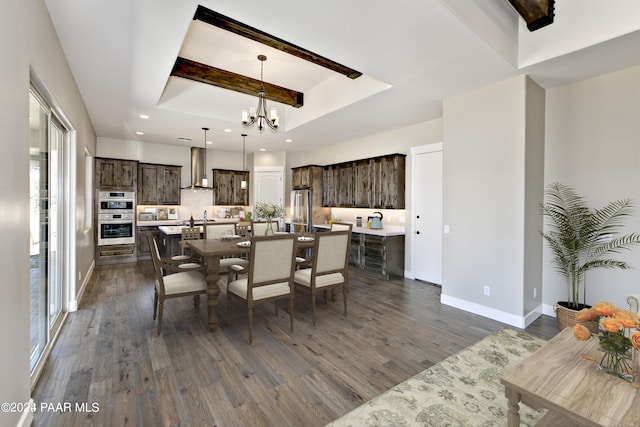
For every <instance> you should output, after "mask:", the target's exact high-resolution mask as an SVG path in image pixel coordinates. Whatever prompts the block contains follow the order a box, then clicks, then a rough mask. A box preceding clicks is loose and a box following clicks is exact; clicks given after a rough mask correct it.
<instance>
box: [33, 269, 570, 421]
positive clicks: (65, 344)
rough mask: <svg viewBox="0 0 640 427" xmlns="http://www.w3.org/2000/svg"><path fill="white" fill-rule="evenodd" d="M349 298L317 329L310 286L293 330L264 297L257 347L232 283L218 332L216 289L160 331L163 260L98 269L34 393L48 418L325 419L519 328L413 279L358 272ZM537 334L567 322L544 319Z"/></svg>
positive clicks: (174, 310)
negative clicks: (232, 295) (158, 273)
mask: <svg viewBox="0 0 640 427" xmlns="http://www.w3.org/2000/svg"><path fill="white" fill-rule="evenodd" d="M348 298H349V300H348V303H349V305H348V310H349V311H348V316H347V317H344V316H343V314H342V301H341V295H338V296H337V300H336V301H329V302H328V303H325V302H324V301H323V300H322V299H319V302H318V307H317V309H318V312H317V325H316V326H315V327H313V326H311V306H310V297H309V295H308V294H304V293H303V292H297V293H296V300H295V324H294V333H293V334H291V333H290V332H289V315H288V312H287V309H286V307H285V304H282V305H281V306H280V307H279V308H280V309H279V311H278V316H277V317H276V316H275V310H274V307H273V304H265V305H261V306H259V307H258V308H257V309H256V310H255V312H254V339H253V345H249V344H248V339H247V320H246V317H247V313H246V310H245V309H244V308H243V307H242V306H240V305H235V306H234V311H233V324H232V325H231V326H230V325H228V323H227V321H226V296H225V295H224V293H222V294H221V296H220V304H219V306H218V314H219V318H220V325H219V328H218V330H217V331H216V332H211V331H209V330H208V328H207V325H206V307H207V304H206V297H203V298H202V303H201V306H200V309H199V310H197V311H196V310H195V309H194V307H193V302H192V299H191V298H179V299H171V300H168V301H167V302H166V303H165V312H164V320H163V332H162V335H160V336H157V335H156V323H155V322H154V321H153V319H152V313H153V274H152V266H151V263H150V261H141V262H138V263H137V264H122V265H108V266H99V267H96V269H95V271H94V273H93V276H92V278H91V281H90V282H89V284H88V287H87V290H86V292H85V295H84V298H83V300H82V301H81V304H80V309H79V310H78V311H77V312H75V313H70V314H69V315H68V317H67V320H66V323H65V325H64V326H63V328H62V331H61V333H60V336H59V339H58V342H57V343H56V345H55V347H54V349H53V351H52V353H51V357H50V359H49V361H48V362H47V364H46V367H45V370H44V372H43V374H42V376H41V378H40V380H39V383H38V385H37V386H36V388H35V390H34V394H33V396H34V400H35V402H36V405H37V408H38V411H37V412H36V413H35V416H34V425H35V426H87V425H96V426H98V425H101V426H112V425H137V426H305V427H307V426H322V425H324V424H326V423H328V422H330V421H332V420H334V419H336V418H338V417H340V416H341V415H343V414H345V413H347V412H348V411H350V410H351V409H353V408H355V407H357V406H359V405H360V404H362V403H363V402H366V401H367V400H369V399H371V398H373V397H375V396H377V395H378V394H380V393H382V392H384V391H385V390H387V389H389V388H390V387H392V386H394V385H396V384H398V383H400V382H402V381H404V380H405V379H407V378H408V377H410V376H413V375H415V374H417V373H418V372H420V371H422V370H424V369H425V368H427V367H429V366H431V365H433V364H435V363H437V362H438V361H440V360H442V359H444V358H446V357H447V356H449V355H451V354H453V353H456V352H458V351H459V350H461V349H463V348H464V347H467V346H469V345H471V344H473V343H475V342H477V341H479V340H480V339H482V338H483V337H485V336H487V335H489V334H491V333H492V332H494V331H497V330H498V329H500V328H502V327H504V326H505V325H503V324H501V323H499V322H496V321H492V320H489V319H486V318H483V317H480V316H476V315H473V314H470V313H466V312H464V311H461V310H458V309H455V308H452V307H448V306H444V305H441V304H440V288H439V287H437V286H433V285H430V284H426V283H423V282H418V281H413V280H408V279H400V280H393V281H389V282H385V281H381V280H376V279H372V278H370V277H367V276H362V275H359V274H357V273H355V272H351V274H350V291H349V297H348ZM527 332H529V333H531V334H532V335H537V336H541V337H543V338H546V339H548V338H550V337H552V336H554V335H555V334H556V333H557V332H558V329H557V327H556V323H555V319H553V318H550V317H547V316H542V317H541V318H539V319H538V320H536V322H534V324H533V325H532V326H530V327H529V328H527ZM42 404H45V405H48V407H49V408H52V410H49V411H41V410H40V408H41V405H42ZM76 404H78V405H81V406H80V408H76ZM52 405H53V407H52ZM64 405H67V408H69V409H70V410H68V411H63V410H62V409H64V408H65V406H64ZM82 405H84V406H82ZM58 409H59V410H58ZM77 409H81V410H80V411H78V410H77Z"/></svg>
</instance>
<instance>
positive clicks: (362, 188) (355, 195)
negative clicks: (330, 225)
mask: <svg viewBox="0 0 640 427" xmlns="http://www.w3.org/2000/svg"><path fill="white" fill-rule="evenodd" d="M405 157H406V156H405V155H404V154H390V155H386V156H380V157H374V158H370V159H362V160H356V161H352V162H345V163H339V164H335V165H328V166H325V168H324V174H323V177H324V188H323V197H322V203H323V206H326V207H341V208H371V209H404V207H405V197H404V192H405V188H404V187H405Z"/></svg>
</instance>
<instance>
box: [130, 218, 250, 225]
mask: <svg viewBox="0 0 640 427" xmlns="http://www.w3.org/2000/svg"><path fill="white" fill-rule="evenodd" d="M207 222H239V219H238V218H212V219H208V220H207ZM188 223H189V220H188V219H168V220H167V219H165V220H159V221H138V222H137V225H138V227H159V226H165V225H186V224H188ZM195 224H196V225H202V219H198V220H195Z"/></svg>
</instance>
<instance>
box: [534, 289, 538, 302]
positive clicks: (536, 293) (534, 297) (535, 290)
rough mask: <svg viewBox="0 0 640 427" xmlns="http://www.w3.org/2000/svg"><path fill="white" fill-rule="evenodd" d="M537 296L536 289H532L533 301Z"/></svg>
mask: <svg viewBox="0 0 640 427" xmlns="http://www.w3.org/2000/svg"><path fill="white" fill-rule="evenodd" d="M537 294H538V290H537V289H536V288H533V298H534V299H535V297H536V295H537Z"/></svg>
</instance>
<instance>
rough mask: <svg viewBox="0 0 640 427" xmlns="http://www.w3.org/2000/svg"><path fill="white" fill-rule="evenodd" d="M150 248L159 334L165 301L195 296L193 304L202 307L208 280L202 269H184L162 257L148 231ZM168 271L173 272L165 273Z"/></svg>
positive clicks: (154, 304) (154, 316) (155, 315)
mask: <svg viewBox="0 0 640 427" xmlns="http://www.w3.org/2000/svg"><path fill="white" fill-rule="evenodd" d="M146 234H147V239H148V241H149V248H151V260H152V261H153V271H154V273H155V276H156V280H155V292H154V297H153V320H156V317H157V319H158V335H160V333H161V332H162V314H163V312H164V301H165V300H166V299H169V298H179V297H186V296H193V305H194V306H195V308H196V309H197V308H199V307H200V295H201V294H205V293H206V292H207V282H206V280H205V277H204V274H202V272H201V271H200V270H186V271H185V270H183V269H181V268H180V267H179V266H176V265H175V264H174V263H172V262H171V260H170V259H167V258H162V257H160V251H159V250H158V243H157V242H156V239H155V238H154V237H153V234H151V232H147V233H146ZM166 271H173V272H174V273H173V274H169V275H166V276H165V275H164V274H165V272H166Z"/></svg>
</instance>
